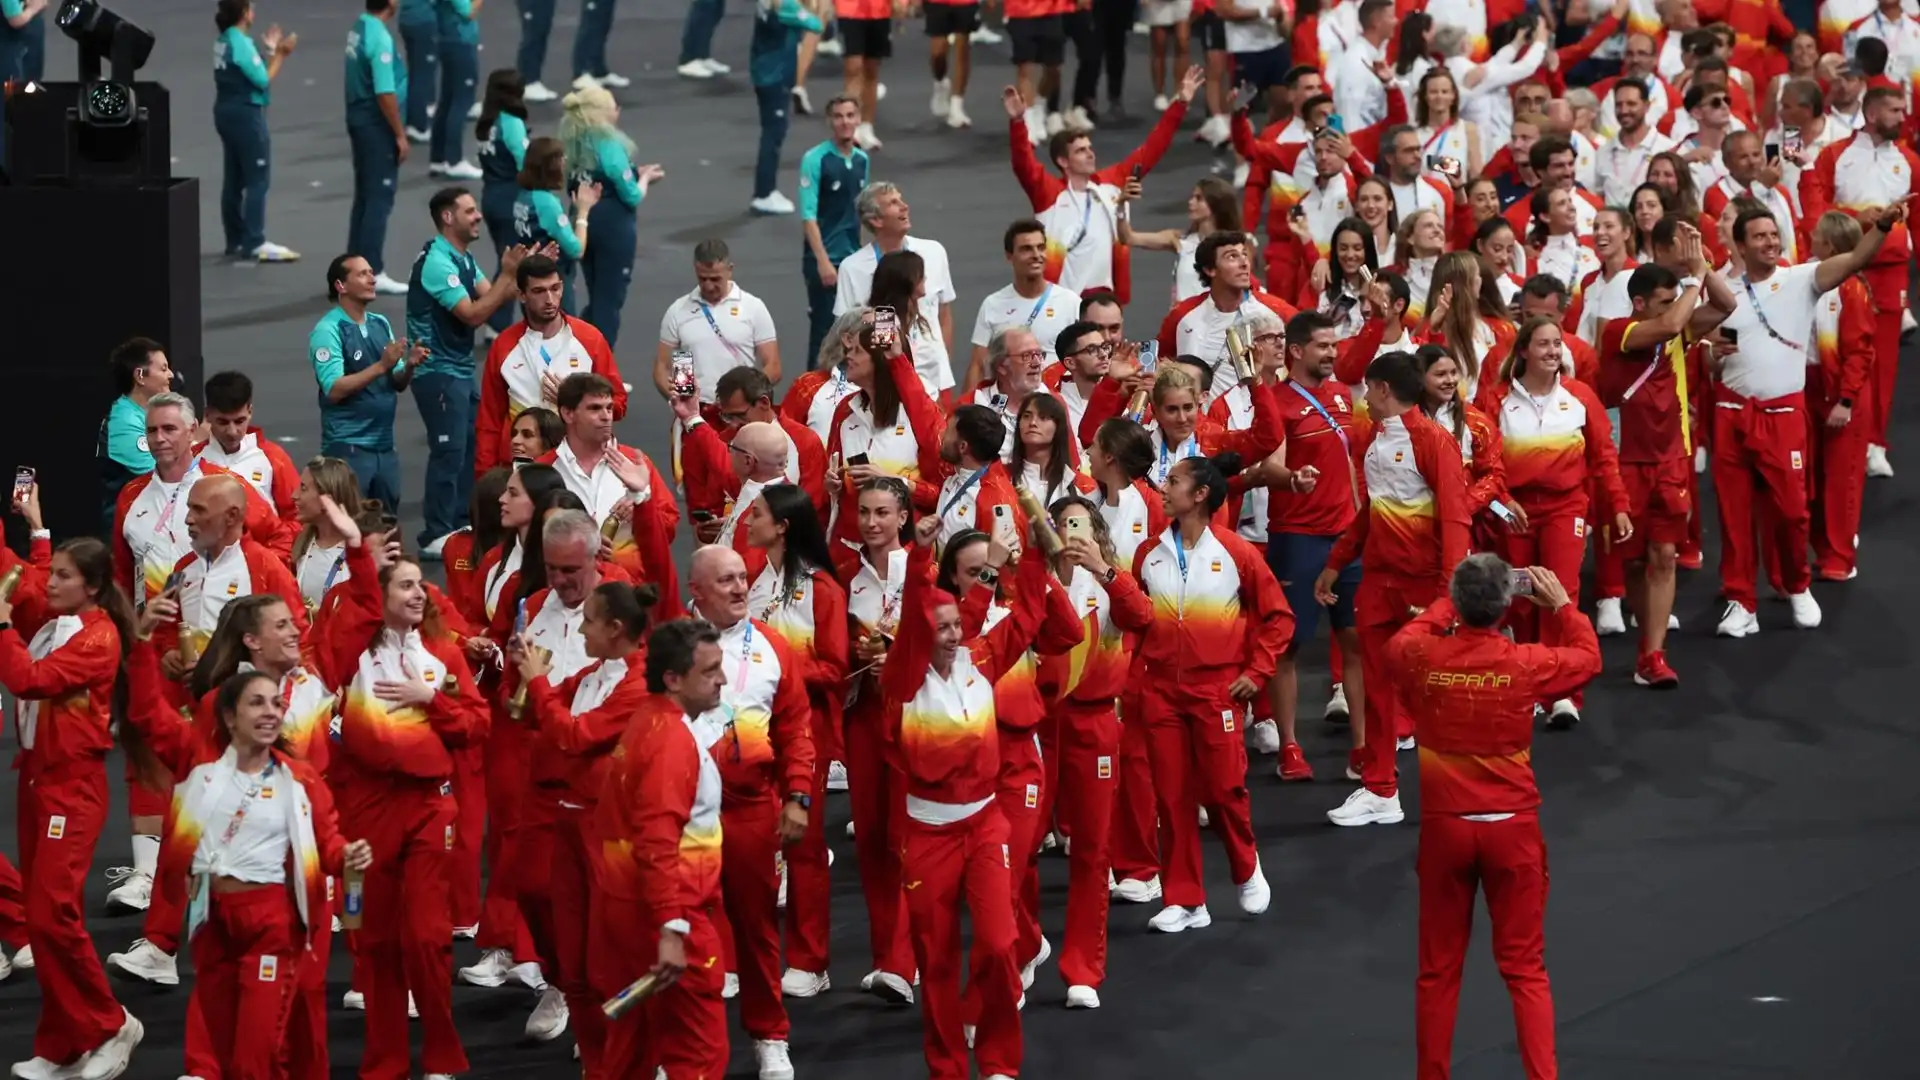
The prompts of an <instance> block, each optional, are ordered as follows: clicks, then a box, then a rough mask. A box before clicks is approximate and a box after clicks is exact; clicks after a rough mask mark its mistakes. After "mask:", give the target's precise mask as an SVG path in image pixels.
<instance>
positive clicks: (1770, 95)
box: [1760, 30, 1820, 131]
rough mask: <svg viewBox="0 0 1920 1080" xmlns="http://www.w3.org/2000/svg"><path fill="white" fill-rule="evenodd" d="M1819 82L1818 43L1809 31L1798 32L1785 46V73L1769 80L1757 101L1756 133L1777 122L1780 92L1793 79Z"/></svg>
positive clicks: (1817, 39)
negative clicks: (1757, 122) (1758, 117)
mask: <svg viewBox="0 0 1920 1080" xmlns="http://www.w3.org/2000/svg"><path fill="white" fill-rule="evenodd" d="M1819 78H1820V39H1819V38H1818V37H1816V36H1814V33H1813V31H1811V30H1799V31H1796V32H1795V33H1794V35H1793V40H1792V41H1790V42H1788V43H1787V70H1785V71H1783V72H1781V73H1780V74H1778V75H1775V76H1774V77H1773V81H1772V82H1770V83H1768V84H1767V92H1766V94H1765V95H1764V96H1762V97H1761V99H1760V129H1761V130H1762V131H1772V130H1773V125H1774V124H1775V122H1777V121H1778V120H1779V118H1780V91H1782V90H1784V89H1786V86H1787V84H1788V83H1790V82H1792V81H1793V80H1795V79H1813V80H1816V81H1818V80H1819Z"/></svg>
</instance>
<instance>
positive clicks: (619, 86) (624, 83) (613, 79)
mask: <svg viewBox="0 0 1920 1080" xmlns="http://www.w3.org/2000/svg"><path fill="white" fill-rule="evenodd" d="M707 66H708V67H710V68H712V69H713V71H714V74H716V75H725V74H726V73H727V72H729V71H731V70H733V69H731V68H729V67H727V66H726V65H724V64H716V63H714V62H713V61H711V60H709V61H707ZM598 78H599V80H600V85H601V86H604V87H606V88H607V89H609V90H625V89H626V88H627V87H629V86H632V85H633V80H632V79H629V78H627V77H626V76H625V75H616V74H614V73H613V72H611V71H609V72H607V73H606V74H605V75H601V76H598Z"/></svg>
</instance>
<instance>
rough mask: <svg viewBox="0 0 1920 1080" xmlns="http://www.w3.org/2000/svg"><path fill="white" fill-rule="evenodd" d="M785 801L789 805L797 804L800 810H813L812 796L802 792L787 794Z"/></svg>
mask: <svg viewBox="0 0 1920 1080" xmlns="http://www.w3.org/2000/svg"><path fill="white" fill-rule="evenodd" d="M787 801H788V802H791V803H799V804H800V809H802V810H811V809H813V796H811V795H809V794H807V793H806V792H804V791H789V792H787Z"/></svg>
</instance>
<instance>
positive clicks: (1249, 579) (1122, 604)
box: [1112, 453, 1293, 934]
mask: <svg viewBox="0 0 1920 1080" xmlns="http://www.w3.org/2000/svg"><path fill="white" fill-rule="evenodd" d="M1239 471H1240V457H1239V455H1238V454H1235V453H1226V454H1222V455H1220V456H1219V457H1191V458H1186V459H1184V460H1182V461H1180V462H1179V463H1177V464H1176V465H1174V466H1173V467H1172V469H1171V470H1169V472H1168V475H1167V481H1166V484H1165V486H1164V487H1163V488H1162V491H1161V500H1162V505H1163V508H1164V509H1165V511H1166V513H1167V517H1168V519H1169V520H1170V524H1169V525H1168V527H1167V529H1166V531H1165V532H1163V533H1161V534H1160V535H1159V536H1156V537H1154V538H1153V539H1152V540H1149V541H1148V542H1147V543H1146V544H1144V545H1142V546H1141V548H1140V550H1139V551H1138V552H1136V553H1135V554H1134V564H1133V565H1134V571H1135V574H1136V576H1137V577H1138V579H1139V585H1140V589H1139V591H1135V592H1129V591H1127V590H1125V589H1121V590H1117V591H1115V592H1114V593H1113V594H1112V600H1113V621H1114V622H1115V623H1116V624H1118V625H1119V627H1120V628H1121V629H1122V630H1125V631H1127V632H1129V633H1136V634H1140V635H1142V638H1141V641H1140V647H1139V648H1138V650H1136V651H1135V653H1134V657H1133V677H1134V680H1135V681H1136V682H1138V683H1139V688H1140V694H1141V700H1140V708H1141V712H1142V714H1143V716H1142V718H1143V720H1144V722H1145V724H1146V726H1147V732H1148V735H1149V738H1150V739H1151V741H1152V747H1153V752H1152V755H1151V757H1152V765H1153V780H1154V788H1155V791H1156V793H1157V802H1158V806H1159V812H1160V830H1161V837H1162V844H1161V857H1162V861H1163V870H1162V880H1163V892H1162V899H1163V900H1164V901H1165V906H1164V907H1163V908H1162V909H1161V910H1160V912H1159V914H1157V915H1155V916H1154V917H1153V919H1152V920H1151V921H1150V922H1149V923H1148V926H1149V928H1151V929H1154V930H1158V931H1160V932H1162V933H1169V934H1172V933H1179V932H1181V931H1183V930H1190V929H1200V928H1203V927H1206V926H1208V925H1210V924H1211V923H1212V921H1213V918H1212V916H1211V915H1210V914H1209V913H1208V911H1207V894H1206V886H1205V885H1204V884H1202V880H1201V853H1200V834H1199V822H1198V818H1197V815H1196V813H1195V808H1194V806H1193V805H1191V804H1190V803H1188V802H1186V801H1184V800H1185V797H1186V796H1190V795H1197V796H1198V797H1199V802H1200V805H1201V806H1203V807H1205V808H1206V809H1207V811H1208V816H1209V818H1210V820H1211V822H1212V824H1213V827H1214V829H1215V830H1216V831H1217V832H1218V833H1219V834H1220V838H1221V840H1222V842H1223V843H1224V844H1225V845H1226V849H1227V863H1228V867H1229V869H1230V871H1231V873H1232V877H1233V881H1234V882H1235V884H1236V885H1237V886H1238V887H1239V893H1240V907H1241V909H1242V910H1244V911H1246V912H1247V913H1248V914H1252V915H1258V914H1260V913H1261V912H1264V911H1265V910H1266V909H1267V904H1268V903H1269V901H1270V900H1271V898H1272V892H1271V890H1270V889H1269V888H1268V887H1267V880H1266V877H1265V875H1263V874H1262V873H1261V872H1260V855H1259V852H1258V850H1257V849H1256V847H1255V845H1254V836H1253V819H1252V816H1251V814H1250V811H1249V805H1248V798H1247V786H1246V784H1247V780H1246V776H1247V748H1246V742H1245V737H1244V736H1243V735H1242V734H1241V733H1240V732H1239V731H1238V730H1236V729H1237V728H1238V726H1239V725H1238V724H1237V723H1236V722H1234V719H1233V718H1234V717H1237V716H1239V715H1241V714H1242V713H1243V712H1244V711H1245V705H1246V703H1247V702H1249V701H1251V700H1253V698H1254V696H1255V695H1257V694H1258V693H1259V692H1260V688H1261V687H1263V686H1265V685H1266V682H1267V680H1268V679H1269V678H1271V677H1272V676H1273V673H1274V658H1275V657H1276V656H1278V655H1279V653H1280V651H1281V650H1282V649H1284V648H1286V646H1287V643H1288V642H1290V641H1291V640H1292V636H1293V613H1292V610H1291V609H1289V608H1288V607H1287V600H1286V596H1285V594H1284V593H1282V592H1281V590H1280V583H1279V582H1278V581H1276V580H1274V576H1273V571H1272V570H1270V569H1268V568H1267V560H1266V557H1265V555H1263V554H1262V553H1261V552H1260V550H1259V549H1258V548H1255V547H1254V546H1253V545H1252V544H1250V543H1248V542H1247V541H1246V540H1243V539H1241V538H1240V536H1239V535H1238V534H1236V533H1235V532H1234V531H1233V528H1232V526H1230V525H1222V524H1219V523H1218V521H1217V520H1216V519H1215V515H1216V514H1218V513H1219V511H1220V509H1221V508H1222V507H1223V506H1225V505H1226V503H1227V485H1228V479H1229V477H1231V476H1233V475H1234V474H1236V473H1238V472H1239ZM1116 581H1117V578H1116ZM1223 718H1224V721H1225V722H1224V723H1223Z"/></svg>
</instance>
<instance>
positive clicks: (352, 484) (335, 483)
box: [293, 457, 377, 619]
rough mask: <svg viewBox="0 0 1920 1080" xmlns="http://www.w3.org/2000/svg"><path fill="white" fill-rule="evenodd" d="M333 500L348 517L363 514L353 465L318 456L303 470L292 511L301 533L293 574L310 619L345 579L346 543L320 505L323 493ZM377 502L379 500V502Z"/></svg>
mask: <svg viewBox="0 0 1920 1080" xmlns="http://www.w3.org/2000/svg"><path fill="white" fill-rule="evenodd" d="M323 495H324V496H326V497H327V498H330V499H332V500H333V501H334V502H335V503H336V504H337V505H338V506H339V507H340V509H342V510H345V511H346V512H347V516H348V517H359V516H360V483H359V481H358V480H356V479H355V478H354V475H353V468H352V467H351V466H349V465H348V464H347V463H346V462H344V461H341V460H340V459H339V458H330V457H316V458H314V459H312V460H311V461H308V462H307V467H306V468H304V469H302V470H300V486H299V487H297V488H295V489H294V491H293V512H294V515H295V516H296V517H297V518H298V519H299V521H300V526H301V528H300V535H299V536H298V537H297V538H295V540H294V541H293V576H294V579H295V580H296V581H298V582H299V583H300V598H301V599H302V600H304V601H306V605H307V618H309V619H311V618H313V613H314V612H315V611H316V610H318V609H319V607H320V601H321V599H322V598H324V597H325V596H326V595H327V590H328V589H330V588H332V587H333V586H335V585H338V584H339V583H340V582H341V581H343V580H345V578H344V576H343V575H344V574H345V573H346V566H347V543H346V540H345V539H344V538H342V537H341V536H340V534H339V532H338V531H336V530H335V529H334V527H333V523H332V521H330V520H329V519H328V517H327V515H326V514H325V513H324V512H322V510H321V508H320V498H321V496H323ZM376 505H377V502H376Z"/></svg>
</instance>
